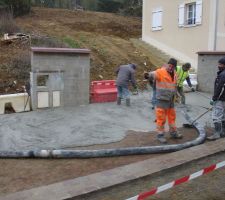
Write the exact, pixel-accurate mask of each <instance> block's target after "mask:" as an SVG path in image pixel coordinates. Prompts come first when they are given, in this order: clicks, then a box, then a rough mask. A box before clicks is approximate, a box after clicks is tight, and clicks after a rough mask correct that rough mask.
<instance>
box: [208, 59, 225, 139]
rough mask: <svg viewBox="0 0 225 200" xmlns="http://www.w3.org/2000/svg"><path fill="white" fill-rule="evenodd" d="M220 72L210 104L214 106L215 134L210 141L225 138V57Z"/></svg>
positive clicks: (219, 63) (219, 64)
mask: <svg viewBox="0 0 225 200" xmlns="http://www.w3.org/2000/svg"><path fill="white" fill-rule="evenodd" d="M218 69H219V70H218V72H217V77H216V79H215V84H214V95H213V97H212V100H211V101H210V104H211V105H212V106H213V110H212V121H213V123H214V128H215V132H214V134H213V135H212V136H210V137H208V138H207V139H208V140H216V139H219V138H220V137H224V136H225V57H223V58H221V59H220V60H219V61H218Z"/></svg>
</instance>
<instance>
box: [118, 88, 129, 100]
mask: <svg viewBox="0 0 225 200" xmlns="http://www.w3.org/2000/svg"><path fill="white" fill-rule="evenodd" d="M117 92H118V93H117V97H119V98H121V99H129V98H130V91H129V90H128V88H127V87H122V86H117Z"/></svg>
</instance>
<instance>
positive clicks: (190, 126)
mask: <svg viewBox="0 0 225 200" xmlns="http://www.w3.org/2000/svg"><path fill="white" fill-rule="evenodd" d="M211 110H212V107H210V108H209V109H207V110H206V111H205V112H204V113H202V114H201V115H199V116H198V117H196V118H195V119H194V120H193V121H192V122H191V124H183V127H185V128H194V125H193V124H194V123H195V122H196V121H197V120H199V119H200V118H201V117H203V116H204V115H205V114H206V113H208V112H209V111H211Z"/></svg>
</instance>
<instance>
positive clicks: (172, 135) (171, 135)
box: [170, 131, 183, 139]
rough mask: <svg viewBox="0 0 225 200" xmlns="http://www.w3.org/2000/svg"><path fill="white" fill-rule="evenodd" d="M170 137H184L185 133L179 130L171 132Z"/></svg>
mask: <svg viewBox="0 0 225 200" xmlns="http://www.w3.org/2000/svg"><path fill="white" fill-rule="evenodd" d="M170 137H171V138H173V139H182V138H183V135H182V134H181V133H179V132H177V131H174V132H170Z"/></svg>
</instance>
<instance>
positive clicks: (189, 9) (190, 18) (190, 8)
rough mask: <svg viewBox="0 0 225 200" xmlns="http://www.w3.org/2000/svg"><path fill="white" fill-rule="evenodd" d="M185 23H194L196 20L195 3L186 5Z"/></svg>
mask: <svg viewBox="0 0 225 200" xmlns="http://www.w3.org/2000/svg"><path fill="white" fill-rule="evenodd" d="M186 16H187V17H186V19H187V21H186V24H187V25H191V24H195V21H196V3H192V4H187V5H186Z"/></svg>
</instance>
